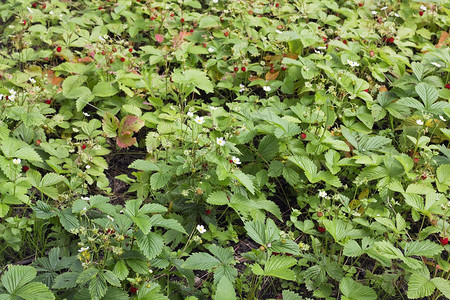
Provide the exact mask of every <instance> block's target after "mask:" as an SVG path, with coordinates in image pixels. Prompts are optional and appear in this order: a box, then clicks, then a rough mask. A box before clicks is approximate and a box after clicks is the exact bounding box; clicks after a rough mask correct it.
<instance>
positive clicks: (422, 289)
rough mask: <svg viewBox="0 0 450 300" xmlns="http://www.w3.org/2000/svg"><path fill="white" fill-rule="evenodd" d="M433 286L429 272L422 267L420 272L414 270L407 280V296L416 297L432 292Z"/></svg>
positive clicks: (428, 294)
mask: <svg viewBox="0 0 450 300" xmlns="http://www.w3.org/2000/svg"><path fill="white" fill-rule="evenodd" d="M434 290H435V286H434V284H433V282H431V280H430V273H429V272H428V270H425V269H423V271H422V272H420V273H419V272H414V273H412V275H411V277H409V281H408V292H407V295H408V298H409V299H417V298H423V297H428V296H430V295H431V294H433V292H434Z"/></svg>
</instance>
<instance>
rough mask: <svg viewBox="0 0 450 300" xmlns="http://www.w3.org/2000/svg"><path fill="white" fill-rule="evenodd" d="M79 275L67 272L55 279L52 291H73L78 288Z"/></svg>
mask: <svg viewBox="0 0 450 300" xmlns="http://www.w3.org/2000/svg"><path fill="white" fill-rule="evenodd" d="M79 275H80V274H79V273H75V272H66V273H62V274H59V275H57V276H56V277H55V281H54V282H53V285H52V289H71V288H74V287H76V286H77V279H78V276H79Z"/></svg>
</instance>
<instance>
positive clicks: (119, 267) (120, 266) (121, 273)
mask: <svg viewBox="0 0 450 300" xmlns="http://www.w3.org/2000/svg"><path fill="white" fill-rule="evenodd" d="M113 273H114V274H115V275H116V276H117V278H119V280H124V279H125V278H127V276H128V273H129V271H128V268H127V266H126V265H125V261H124V260H123V259H120V260H118V261H117V262H116V264H115V265H114V269H113Z"/></svg>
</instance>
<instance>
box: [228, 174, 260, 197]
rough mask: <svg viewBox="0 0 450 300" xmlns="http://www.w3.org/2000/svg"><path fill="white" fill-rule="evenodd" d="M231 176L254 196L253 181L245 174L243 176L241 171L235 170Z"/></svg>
mask: <svg viewBox="0 0 450 300" xmlns="http://www.w3.org/2000/svg"><path fill="white" fill-rule="evenodd" d="M232 174H233V177H234V178H236V179H237V180H238V181H239V182H240V183H241V184H242V185H243V186H245V187H246V188H247V190H248V191H249V192H250V193H251V194H252V195H254V194H255V186H254V184H253V181H252V180H251V178H250V177H249V176H248V175H247V174H245V173H244V172H242V171H241V170H235V171H234V172H233V173H232Z"/></svg>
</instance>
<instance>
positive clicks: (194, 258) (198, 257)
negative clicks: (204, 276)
mask: <svg viewBox="0 0 450 300" xmlns="http://www.w3.org/2000/svg"><path fill="white" fill-rule="evenodd" d="M219 265H220V261H219V260H218V259H217V258H215V257H214V256H212V255H211V254H208V253H192V254H191V256H189V257H188V259H186V261H185V262H184V264H183V265H182V266H181V267H182V268H186V269H191V270H210V269H212V268H214V267H217V266H219Z"/></svg>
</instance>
